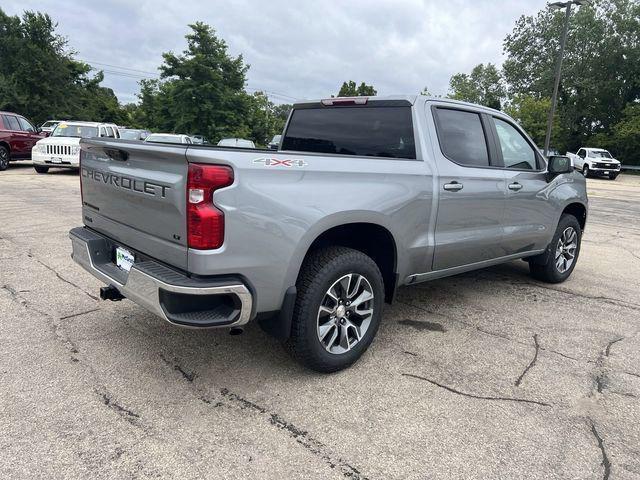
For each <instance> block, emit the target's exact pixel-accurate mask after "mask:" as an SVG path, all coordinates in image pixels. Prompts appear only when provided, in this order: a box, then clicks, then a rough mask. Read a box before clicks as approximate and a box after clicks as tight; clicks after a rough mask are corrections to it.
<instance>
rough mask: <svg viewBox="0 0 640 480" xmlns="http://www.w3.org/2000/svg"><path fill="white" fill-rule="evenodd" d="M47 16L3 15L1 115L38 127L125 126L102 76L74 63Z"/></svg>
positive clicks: (0, 18) (0, 30) (0, 22)
mask: <svg viewBox="0 0 640 480" xmlns="http://www.w3.org/2000/svg"><path fill="white" fill-rule="evenodd" d="M56 26H57V25H56V24H55V23H54V22H53V20H52V19H51V17H50V16H49V15H47V14H43V13H38V12H31V11H27V12H25V13H24V14H23V15H22V17H18V16H9V15H7V14H6V13H5V12H4V11H3V10H2V9H0V59H2V60H1V61H0V109H4V110H10V111H15V112H19V113H21V114H23V115H25V116H27V117H29V118H31V119H32V120H33V121H34V122H36V123H41V122H44V121H45V120H48V119H50V118H75V119H85V120H98V121H101V120H108V121H119V120H122V112H121V111H120V107H119V104H118V101H117V98H116V97H115V95H114V94H113V92H112V91H111V90H109V89H105V88H104V87H101V86H100V83H101V82H102V80H103V75H102V73H101V72H98V74H96V75H95V76H93V77H92V76H90V71H91V67H90V66H89V65H87V64H86V63H83V62H79V61H76V60H75V59H74V58H73V52H72V51H70V50H69V49H68V47H67V40H66V39H65V38H64V37H62V36H60V35H59V34H57V33H56V31H55V30H56Z"/></svg>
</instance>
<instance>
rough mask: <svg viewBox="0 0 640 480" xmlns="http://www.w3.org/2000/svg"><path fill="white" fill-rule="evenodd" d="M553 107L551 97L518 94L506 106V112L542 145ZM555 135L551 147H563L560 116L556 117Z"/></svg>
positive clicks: (537, 143)
mask: <svg viewBox="0 0 640 480" xmlns="http://www.w3.org/2000/svg"><path fill="white" fill-rule="evenodd" d="M550 108H551V99H550V98H536V97H534V96H531V95H518V96H516V97H514V98H513V99H511V102H510V103H509V104H508V105H507V106H506V107H505V112H506V113H507V114H508V115H510V116H511V117H513V118H514V119H515V120H516V121H517V122H518V123H519V124H520V126H521V127H522V128H523V129H524V130H525V131H526V132H527V133H528V134H529V135H530V136H531V138H532V139H533V141H534V142H536V145H538V146H539V147H542V146H543V145H544V139H545V135H546V132H547V119H548V115H549V109H550ZM553 133H554V135H553V136H552V137H551V147H552V148H558V149H562V148H564V144H562V145H559V143H561V139H560V129H559V123H558V116H557V115H556V116H555V117H554V128H553Z"/></svg>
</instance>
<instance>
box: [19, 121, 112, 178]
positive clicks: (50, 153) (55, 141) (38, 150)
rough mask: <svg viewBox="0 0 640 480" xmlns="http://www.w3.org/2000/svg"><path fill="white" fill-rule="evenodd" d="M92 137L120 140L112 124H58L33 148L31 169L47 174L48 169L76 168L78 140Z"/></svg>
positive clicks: (78, 148) (78, 161) (77, 165)
mask: <svg viewBox="0 0 640 480" xmlns="http://www.w3.org/2000/svg"><path fill="white" fill-rule="evenodd" d="M94 137H103V138H104V137H106V138H120V132H119V131H118V127H117V126H116V125H115V124H113V123H98V122H76V121H69V122H60V123H59V124H58V125H57V126H56V128H55V129H54V130H53V132H51V135H50V136H49V137H46V138H43V139H42V140H39V141H38V142H37V143H36V145H35V146H34V147H33V150H32V151H31V160H32V161H33V168H35V169H36V172H38V173H47V172H48V171H49V168H50V167H63V168H78V167H79V166H80V139H82V138H94Z"/></svg>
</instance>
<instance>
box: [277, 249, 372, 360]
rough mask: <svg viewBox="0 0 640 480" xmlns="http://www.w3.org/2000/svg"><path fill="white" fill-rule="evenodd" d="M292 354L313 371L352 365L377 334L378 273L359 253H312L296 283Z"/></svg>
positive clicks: (287, 343)
mask: <svg viewBox="0 0 640 480" xmlns="http://www.w3.org/2000/svg"><path fill="white" fill-rule="evenodd" d="M296 288H297V292H298V294H297V298H296V304H295V308H294V312H293V324H292V328H291V336H290V337H289V339H288V340H287V342H286V346H287V348H288V350H289V352H290V353H291V355H292V356H293V357H294V358H295V359H296V360H298V361H299V362H301V363H302V364H303V365H305V366H306V367H308V368H310V369H312V370H316V371H318V372H335V371H338V370H342V369H344V368H347V367H349V366H350V365H352V364H353V363H354V362H355V361H356V360H358V358H360V356H361V355H362V354H363V353H364V352H365V351H366V350H367V348H368V347H369V345H370V344H371V342H372V341H373V338H374V337H375V335H376V332H377V331H378V326H379V324H380V319H381V318H382V307H383V303H384V285H383V279H382V274H381V273H380V270H379V269H378V266H377V265H376V263H375V262H374V261H373V260H372V259H371V258H370V257H368V256H367V255H365V254H364V253H362V252H360V251H358V250H353V249H350V248H344V247H330V248H325V249H321V250H317V251H315V252H313V253H311V254H310V255H309V257H308V258H307V259H306V260H305V262H304V264H303V266H302V269H301V271H300V275H299V277H298V282H297V284H296Z"/></svg>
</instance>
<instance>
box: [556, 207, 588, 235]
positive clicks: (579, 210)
mask: <svg viewBox="0 0 640 480" xmlns="http://www.w3.org/2000/svg"><path fill="white" fill-rule="evenodd" d="M565 214H568V215H573V216H574V217H576V219H577V220H578V223H579V224H580V228H581V229H582V230H584V227H585V225H586V224H587V207H586V205H584V204H583V203H580V202H572V203H569V204H568V205H566V206H565V207H564V209H563V210H562V215H565ZM562 215H561V216H562Z"/></svg>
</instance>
